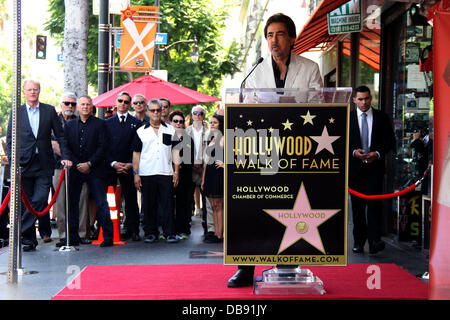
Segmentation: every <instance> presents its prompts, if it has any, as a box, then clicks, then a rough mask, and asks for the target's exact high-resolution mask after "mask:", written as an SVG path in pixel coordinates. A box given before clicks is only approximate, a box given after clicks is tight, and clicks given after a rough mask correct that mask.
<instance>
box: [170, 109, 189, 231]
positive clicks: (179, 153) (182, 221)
mask: <svg viewBox="0 0 450 320" xmlns="http://www.w3.org/2000/svg"><path fill="white" fill-rule="evenodd" d="M169 121H170V124H171V125H172V126H173V127H174V128H175V137H174V146H173V161H174V163H175V166H179V170H178V172H179V180H178V186H177V187H176V189H175V233H176V235H177V238H178V239H180V240H183V239H187V238H188V237H189V235H190V234H191V215H192V200H193V198H192V194H193V193H194V182H193V181H192V164H193V163H194V157H195V154H194V140H193V139H192V138H191V137H190V136H189V135H187V134H186V133H185V130H184V128H185V118H184V114H183V112H182V111H181V110H175V111H173V112H172V113H171V114H170V115H169ZM175 171H177V170H175Z"/></svg>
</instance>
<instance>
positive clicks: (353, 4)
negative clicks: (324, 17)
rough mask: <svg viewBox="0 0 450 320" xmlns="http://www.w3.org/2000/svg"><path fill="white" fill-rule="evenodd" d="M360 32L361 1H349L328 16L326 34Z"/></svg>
mask: <svg viewBox="0 0 450 320" xmlns="http://www.w3.org/2000/svg"><path fill="white" fill-rule="evenodd" d="M361 31H362V19H361V1H360V0H351V1H349V2H347V3H346V4H344V5H343V6H340V7H339V8H337V9H336V10H334V11H331V12H330V13H329V14H328V33H329V34H339V33H350V32H361Z"/></svg>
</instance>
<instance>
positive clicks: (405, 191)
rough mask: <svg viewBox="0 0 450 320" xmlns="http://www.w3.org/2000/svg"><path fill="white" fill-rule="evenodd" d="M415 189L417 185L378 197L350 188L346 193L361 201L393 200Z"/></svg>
mask: <svg viewBox="0 0 450 320" xmlns="http://www.w3.org/2000/svg"><path fill="white" fill-rule="evenodd" d="M416 187H417V185H416V184H413V185H412V186H410V187H408V188H406V189H404V190H401V191H398V192H394V193H387V194H380V195H366V194H363V193H360V192H358V191H355V190H352V189H350V188H348V192H350V193H351V194H353V195H355V196H357V197H359V198H362V199H388V198H394V197H397V196H401V195H403V194H405V193H408V192H411V191H413V190H414V189H415V188H416Z"/></svg>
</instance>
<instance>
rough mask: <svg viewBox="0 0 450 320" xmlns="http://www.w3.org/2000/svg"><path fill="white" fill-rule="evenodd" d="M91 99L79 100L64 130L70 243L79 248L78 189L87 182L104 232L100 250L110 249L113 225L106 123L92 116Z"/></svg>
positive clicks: (81, 98) (82, 98)
mask: <svg viewBox="0 0 450 320" xmlns="http://www.w3.org/2000/svg"><path fill="white" fill-rule="evenodd" d="M92 109H93V105H92V99H91V98H90V97H89V96H82V97H80V98H79V99H78V105H77V110H78V112H79V114H80V117H79V118H77V119H75V120H72V121H70V122H68V123H67V124H66V125H65V127H64V134H65V136H66V139H67V144H68V149H69V158H70V159H71V160H72V161H73V168H72V170H71V172H70V178H69V197H70V209H69V238H70V239H69V240H70V244H71V245H78V244H80V241H81V239H80V236H79V235H78V219H79V207H78V203H79V201H80V192H81V186H82V184H83V183H84V182H86V183H87V184H88V186H89V190H90V192H91V194H92V196H93V198H94V200H95V202H96V203H97V208H98V212H97V220H98V222H99V223H100V226H101V227H102V229H103V238H104V241H103V242H102V243H101V244H100V246H101V247H109V246H112V245H113V244H114V243H113V224H112V221H111V217H110V213H109V206H108V201H107V199H106V188H105V182H104V179H105V175H106V167H105V155H106V149H107V144H108V140H107V135H106V127H105V122H104V121H103V120H101V119H98V118H96V117H94V116H93V115H92Z"/></svg>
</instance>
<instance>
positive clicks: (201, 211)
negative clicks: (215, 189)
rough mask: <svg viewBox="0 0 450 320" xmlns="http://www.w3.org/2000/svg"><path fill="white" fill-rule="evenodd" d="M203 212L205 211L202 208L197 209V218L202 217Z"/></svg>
mask: <svg viewBox="0 0 450 320" xmlns="http://www.w3.org/2000/svg"><path fill="white" fill-rule="evenodd" d="M202 213H203V210H202V209H200V208H197V209H195V216H196V217H197V218H201V217H202Z"/></svg>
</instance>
